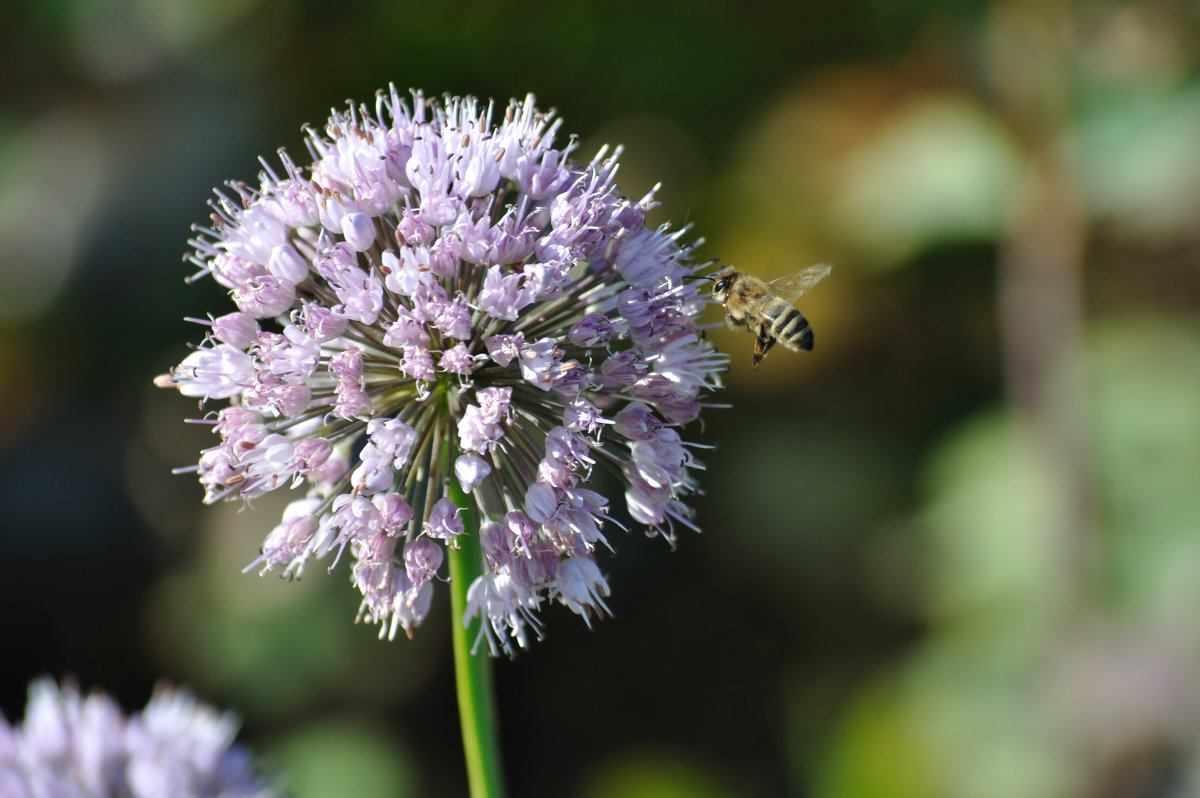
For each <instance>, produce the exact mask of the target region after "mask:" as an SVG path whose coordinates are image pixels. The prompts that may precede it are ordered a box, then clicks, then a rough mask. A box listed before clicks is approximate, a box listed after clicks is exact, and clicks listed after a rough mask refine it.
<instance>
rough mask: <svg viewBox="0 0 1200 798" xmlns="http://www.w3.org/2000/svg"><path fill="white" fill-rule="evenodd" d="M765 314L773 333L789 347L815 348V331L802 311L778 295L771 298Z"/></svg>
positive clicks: (806, 349) (807, 349)
mask: <svg viewBox="0 0 1200 798" xmlns="http://www.w3.org/2000/svg"><path fill="white" fill-rule="evenodd" d="M763 315H764V316H765V317H766V320H767V321H768V323H769V324H770V326H771V335H773V336H774V337H776V338H778V339H779V340H780V342H781V343H783V345H784V346H786V347H787V348H788V349H803V350H805V351H809V350H811V349H812V348H813V331H812V327H810V326H809V324H808V319H806V318H804V316H803V314H801V313H800V311H798V310H796V309H795V308H794V307H792V306H791V305H789V304H788V303H787V302H784V301H783V300H782V299H779V298H778V297H776V298H773V299H771V300H770V301H769V302H768V303H767V307H766V308H764V311H763Z"/></svg>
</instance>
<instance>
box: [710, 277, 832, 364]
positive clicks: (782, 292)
mask: <svg viewBox="0 0 1200 798" xmlns="http://www.w3.org/2000/svg"><path fill="white" fill-rule="evenodd" d="M830 268H832V267H830V266H829V265H828V264H825V263H820V264H817V265H816V266H810V267H808V268H807V269H801V270H800V271H798V272H795V273H794V274H789V275H787V276H785V277H780V278H779V279H777V280H772V281H771V282H769V283H767V282H763V281H762V280H760V279H758V278H757V277H754V276H752V275H749V274H746V273H745V272H743V271H740V270H738V269H735V268H734V267H732V266H726V267H725V268H724V269H721V271H719V272H717V273H716V274H714V275H713V276H712V281H713V289H712V292H713V299H715V300H717V301H718V302H720V303H721V304H722V305H724V306H725V323H726V324H727V325H729V327H730V328H731V329H734V330H736V329H738V328H739V327H745V328H746V329H747V330H749V331H750V332H752V333H754V334H755V335H756V336H758V340H757V341H755V343H754V368H755V369H757V368H758V364H759V363H761V362H762V359H763V358H764V357H766V356H767V352H768V351H770V349H771V347H773V346H774V345H775V343H776V342H777V341H778V342H781V343H782V344H783V345H784V346H786V347H787V348H788V349H791V350H792V351H793V352H799V351H800V350H802V349H803V350H805V351H811V350H812V348H813V331H812V327H810V326H809V324H808V320H807V319H805V318H804V316H803V315H801V313H800V311H798V310H796V309H795V308H794V307H792V302H794V301H796V299H798V298H799V297H800V295H801V294H803V293H804V292H805V291H807V290H808V289H810V288H812V287H813V286H814V285H816V284H817V283H819V282H820V281H821V280H823V279H824V278H825V275H827V274H829V270H830Z"/></svg>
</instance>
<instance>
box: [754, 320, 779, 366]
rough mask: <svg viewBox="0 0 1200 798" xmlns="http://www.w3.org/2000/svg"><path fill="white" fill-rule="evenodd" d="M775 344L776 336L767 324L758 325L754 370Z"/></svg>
mask: <svg viewBox="0 0 1200 798" xmlns="http://www.w3.org/2000/svg"><path fill="white" fill-rule="evenodd" d="M773 346H775V336H773V335H771V333H770V332H769V331H768V330H767V325H766V324H760V325H758V340H757V341H755V342H754V370H755V371H757V370H758V364H759V363H761V362H762V360H763V358H764V357H766V356H767V352H769V351H771V347H773Z"/></svg>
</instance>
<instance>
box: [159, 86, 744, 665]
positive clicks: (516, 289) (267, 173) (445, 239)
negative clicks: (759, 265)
mask: <svg viewBox="0 0 1200 798" xmlns="http://www.w3.org/2000/svg"><path fill="white" fill-rule="evenodd" d="M493 110H494V109H493V106H492V105H491V104H490V103H489V104H486V105H483V104H480V103H478V102H477V101H476V100H475V99H473V98H470V97H468V98H457V97H447V98H444V99H443V100H440V101H432V100H426V99H425V98H424V97H423V96H422V95H421V94H419V93H416V94H414V95H413V98H412V106H411V109H410V107H409V105H408V104H407V103H406V102H405V101H403V100H402V99H401V98H400V97H399V96H398V95H397V92H396V91H395V89H394V88H393V89H392V90H390V91H389V92H385V93H381V94H380V95H379V97H378V100H377V103H376V107H375V109H374V111H373V112H371V111H370V110H369V109H368V108H366V107H353V106H351V107H350V108H348V109H347V110H346V111H344V112H340V113H336V112H335V113H334V114H333V115H332V116H331V117H330V119H329V122H328V123H327V125H326V128H325V133H326V136H321V135H320V134H318V133H317V132H316V131H313V130H309V131H308V142H307V144H308V149H309V151H310V153H311V155H312V158H313V163H312V165H311V166H309V167H305V168H301V167H299V166H297V165H296V163H295V162H293V161H292V160H291V158H290V157H289V156H288V155H287V154H286V153H283V152H281V153H280V161H281V164H282V168H281V170H279V171H277V170H276V169H275V168H273V167H271V166H268V165H267V164H266V162H265V161H264V162H263V165H264V172H263V173H262V175H261V176H260V185H259V186H258V187H257V188H252V187H250V186H246V185H244V184H230V188H231V190H232V192H233V195H232V196H231V195H227V194H224V193H221V192H218V198H217V200H216V201H215V202H214V203H213V208H214V211H215V212H214V214H213V216H212V220H213V224H212V227H211V228H207V229H202V230H200V231H199V234H198V235H197V236H196V237H195V238H194V239H193V240H192V241H191V242H190V243H191V244H192V245H193V247H194V249H195V251H194V254H193V255H192V256H191V260H192V261H193V262H194V263H195V264H196V265H197V266H199V267H200V268H201V269H202V272H201V273H203V274H210V275H212V277H213V278H214V279H216V280H217V281H218V282H219V283H220V284H221V285H222V286H224V287H226V288H227V289H228V290H229V293H230V296H232V298H233V300H234V302H235V303H236V305H237V308H238V310H237V312H234V313H229V314H226V315H223V316H219V317H217V318H215V319H213V320H212V321H211V323H209V324H208V326H209V327H210V331H209V333H208V334H207V335H206V337H205V339H204V341H203V342H202V343H201V344H200V346H199V347H197V348H196V350H195V351H193V352H192V353H191V354H190V355H189V356H188V357H187V358H185V359H184V360H183V362H182V363H180V364H179V365H178V366H176V367H175V368H174V369H172V370H171V372H170V374H169V375H164V376H163V377H160V378H159V379H158V381H157V382H158V384H159V385H161V386H164V387H174V388H177V389H178V390H179V391H180V392H181V393H182V394H184V395H185V396H191V397H197V398H199V399H200V400H201V401H202V402H204V403H208V402H209V401H211V400H229V405H228V406H227V407H225V408H224V409H222V410H219V411H216V412H214V413H210V415H209V416H208V417H207V421H208V422H210V423H212V424H213V426H214V429H215V431H216V432H217V434H218V435H219V436H220V443H219V444H218V445H216V446H213V447H212V448H210V449H207V450H205V451H204V452H203V453H202V454H201V457H200V461H199V464H198V466H197V467H196V471H197V472H198V474H199V477H200V482H201V484H202V485H203V486H204V489H205V501H207V502H214V501H218V500H223V499H238V498H240V499H252V498H254V497H256V496H259V495H262V494H263V493H266V492H268V491H271V490H275V489H277V488H288V489H295V490H296V491H297V493H298V496H297V498H296V499H295V500H294V501H293V502H292V503H291V504H290V505H289V506H288V508H287V510H286V511H285V512H284V514H283V518H282V520H281V521H280V523H279V524H278V525H277V526H276V527H275V528H274V529H273V530H272V531H271V532H270V534H269V535H268V536H267V538H266V540H265V542H264V543H263V546H262V553H261V556H260V557H259V558H258V559H257V560H256V561H255V562H254V563H252V566H255V567H260V568H261V569H262V570H271V569H282V570H283V571H284V573H286V574H288V575H292V574H299V573H300V572H301V571H302V570H303V568H304V567H305V564H306V563H307V562H308V561H309V560H311V559H314V558H325V557H332V560H333V562H336V561H337V559H338V558H340V557H341V556H342V555H343V554H347V553H348V554H349V556H350V557H351V558H352V559H353V565H352V579H353V581H354V584H355V585H356V586H357V587H358V588H359V589H360V590H361V591H362V594H363V603H362V606H361V610H360V613H359V614H360V618H361V619H363V620H366V621H369V622H372V623H379V624H381V628H380V634H381V636H384V635H386V636H388V637H393V636H394V635H395V634H396V631H397V630H398V629H400V628H403V629H404V630H405V632H406V633H407V634H409V635H411V633H412V631H413V629H414V628H415V627H416V626H418V625H419V624H420V623H421V621H422V619H423V618H424V617H425V615H426V613H427V612H428V609H429V606H430V601H431V597H432V594H433V592H434V585H435V583H436V582H437V573H438V569H439V567H440V566H441V564H442V560H443V554H444V551H443V547H446V546H450V547H454V546H456V545H458V541H459V539H460V537H461V536H464V535H478V536H479V543H480V544H481V546H482V549H483V552H484V555H485V556H484V565H483V570H482V572H481V573H480V574H478V576H477V577H475V579H474V582H473V584H472V585H471V587H470V591H469V594H468V602H467V607H466V615H467V617H464V619H463V621H464V622H466V621H467V620H468V619H469V618H470V617H480V618H481V619H482V621H483V623H482V624H481V628H480V636H481V637H482V638H483V639H486V641H487V645H488V649H489V651H490V652H491V653H498V652H500V651H504V652H507V653H512V651H513V643H514V642H515V643H516V644H517V645H519V646H524V645H526V644H527V643H528V641H529V640H530V637H531V635H532V636H533V637H537V636H539V634H540V626H539V621H538V618H537V613H538V611H539V609H540V608H541V606H542V604H543V602H544V601H546V600H553V599H557V600H559V601H561V602H562V603H563V604H565V605H566V606H567V607H569V608H570V609H572V610H573V611H575V612H577V613H579V614H580V615H581V616H583V617H584V619H585V620H587V619H588V618H589V616H590V614H592V613H603V612H606V611H607V607H606V606H605V603H604V598H605V597H606V596H607V595H608V594H609V587H608V584H607V582H606V581H605V579H604V576H603V575H602V574H601V572H600V569H599V567H598V566H597V565H596V563H595V560H594V553H595V550H596V548H597V547H598V546H600V545H605V544H606V540H605V532H606V525H607V524H609V523H610V522H612V518H611V512H612V502H611V499H610V497H608V496H606V495H603V494H602V493H600V492H598V491H597V490H595V489H593V487H594V486H593V483H592V481H591V476H592V473H593V469H596V468H605V469H607V470H609V471H611V472H612V473H613V474H615V475H616V477H617V479H618V480H619V483H620V484H621V486H622V489H623V492H624V499H625V506H626V508H627V510H628V513H629V515H630V517H631V518H632V519H633V520H634V521H635V522H637V523H638V524H641V525H644V526H645V527H646V528H647V530H648V532H649V533H650V534H660V535H663V536H664V537H666V538H667V539H668V540H673V539H674V533H675V528H676V525H683V526H687V527H692V526H693V524H692V521H691V515H692V511H691V509H690V508H689V507H688V505H687V504H686V499H687V497H688V495H689V494H691V493H692V492H693V491H694V490H695V483H694V478H693V472H694V471H695V469H697V468H698V467H699V466H698V464H697V463H696V461H695V460H694V459H693V458H692V456H691V454H690V451H689V447H688V445H687V444H686V442H685V440H684V438H683V436H682V435H681V432H680V430H681V428H682V427H683V426H684V425H686V424H687V423H688V422H691V421H693V420H695V419H696V418H697V417H698V415H699V413H700V411H701V408H702V406H703V402H702V400H703V397H704V394H705V393H706V392H707V391H710V390H713V389H715V388H717V387H718V386H719V373H720V372H721V371H722V370H723V369H724V364H725V359H724V356H722V355H720V354H719V353H717V352H716V351H715V350H714V349H713V348H712V346H711V345H709V344H708V343H707V342H706V341H704V340H703V338H702V337H701V336H700V335H699V334H698V328H697V318H698V316H699V314H700V313H701V311H702V310H703V308H704V307H705V305H706V301H705V299H704V298H703V297H702V296H701V295H700V293H699V292H698V289H697V287H696V284H695V281H689V280H686V279H685V278H688V277H691V276H692V275H693V272H694V266H693V265H692V264H691V261H690V249H689V248H687V247H683V246H681V245H680V243H679V233H671V232H668V231H667V230H666V229H665V228H662V229H656V230H651V229H646V228H645V226H644V220H645V213H646V211H647V209H649V208H650V207H652V206H653V200H652V195H648V196H646V197H645V198H643V199H641V200H638V201H632V200H629V199H627V198H625V197H623V196H621V195H620V194H619V193H618V192H617V190H616V188H615V185H614V183H613V177H614V174H615V172H616V168H617V167H616V160H615V159H616V154H617V153H615V152H614V153H613V154H612V155H611V156H609V155H608V154H607V152H606V151H605V150H603V149H602V150H601V151H600V152H599V153H598V154H597V155H596V156H595V157H594V158H593V159H592V160H591V161H589V162H588V163H587V164H584V165H578V164H576V163H575V162H574V161H572V159H571V157H570V156H571V152H572V150H573V149H574V146H575V143H574V140H573V139H572V140H570V141H569V142H568V143H567V144H566V145H565V146H562V147H560V148H557V147H555V138H556V135H557V133H558V130H559V127H560V120H558V119H556V118H555V117H554V114H553V112H549V113H541V112H539V111H538V110H537V109H536V108H535V107H534V104H533V98H532V97H528V98H526V99H525V100H524V101H513V102H511V103H510V104H509V105H508V106H507V108H506V109H505V111H504V114H503V119H502V120H501V121H499V123H497V124H493V122H492V117H493ZM280 171H281V172H282V173H280ZM451 452H453V454H450V453H451ZM451 480H454V481H455V487H456V488H461V489H462V491H463V492H464V493H465V494H466V502H467V503H466V505H465V506H464V507H460V506H459V505H458V504H456V503H455V502H454V501H452V500H451V498H450V495H449V494H450V491H449V490H448V488H449V487H450V481H451ZM462 509H469V510H471V511H472V517H473V518H474V519H477V523H478V524H479V526H480V528H479V529H472V528H468V527H466V526H465V525H464V521H463V517H462V513H461V512H460V511H461V510H462Z"/></svg>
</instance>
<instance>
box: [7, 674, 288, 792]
mask: <svg viewBox="0 0 1200 798" xmlns="http://www.w3.org/2000/svg"><path fill="white" fill-rule="evenodd" d="M236 732H237V722H236V720H234V719H233V717H231V716H229V715H223V714H219V713H218V712H216V711H215V710H213V709H210V708H209V707H206V706H204V705H202V704H198V703H197V702H196V701H195V699H193V698H192V697H191V696H189V695H188V694H186V693H184V692H180V691H176V690H170V689H166V690H159V691H158V692H156V693H155V695H154V697H153V698H152V699H150V703H149V704H147V705H146V708H145V709H144V710H143V711H142V712H141V713H139V714H134V715H131V716H129V717H125V716H124V715H123V714H122V712H121V709H120V707H118V706H117V705H116V703H115V702H114V701H113V700H112V699H111V698H109V697H108V696H106V695H103V694H101V693H93V694H91V695H88V696H87V697H83V696H81V695H80V694H79V691H78V690H77V689H76V688H74V687H72V686H65V687H63V688H62V689H61V690H60V689H59V688H58V686H57V685H56V684H55V683H54V682H53V681H51V680H50V679H42V680H39V681H36V682H34V683H33V684H32V685H30V687H29V702H28V704H27V705H26V707H25V721H24V723H22V724H21V725H19V726H9V725H8V724H7V723H6V722H5V721H4V719H3V718H2V717H0V795H3V796H5V798H26V797H28V798H40V796H63V797H64V798H126V796H146V797H147V798H150V796H154V797H155V798H157V796H171V797H172V798H210V797H211V798H218V796H219V798H269V797H270V796H274V795H276V792H275V791H274V790H273V789H270V788H268V786H267V785H266V783H265V782H264V781H263V780H262V779H261V778H259V777H258V775H257V774H256V773H255V772H254V768H253V763H252V762H251V759H250V756H249V754H248V753H247V752H246V751H245V750H244V749H242V748H240V747H237V746H234V745H233V739H234V735H235V734H236Z"/></svg>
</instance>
